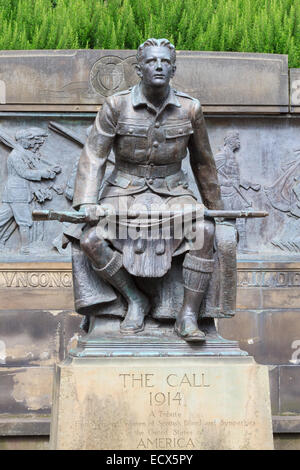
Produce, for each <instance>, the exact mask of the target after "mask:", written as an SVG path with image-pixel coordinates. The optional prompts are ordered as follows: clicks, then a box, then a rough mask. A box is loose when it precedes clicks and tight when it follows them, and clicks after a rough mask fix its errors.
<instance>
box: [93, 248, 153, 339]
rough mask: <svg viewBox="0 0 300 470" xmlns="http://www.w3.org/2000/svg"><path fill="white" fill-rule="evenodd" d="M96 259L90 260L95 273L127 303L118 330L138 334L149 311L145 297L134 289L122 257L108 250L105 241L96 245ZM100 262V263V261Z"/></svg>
mask: <svg viewBox="0 0 300 470" xmlns="http://www.w3.org/2000/svg"><path fill="white" fill-rule="evenodd" d="M97 251H98V256H97V259H95V257H93V259H91V261H92V263H93V268H94V270H95V272H96V273H97V274H98V275H99V276H100V277H102V278H103V279H104V280H106V281H107V282H108V283H109V284H111V285H112V286H113V287H115V288H116V289H117V290H118V291H119V292H120V293H121V294H122V296H123V297H124V298H125V300H126V301H127V305H128V308H127V313H126V316H125V319H124V320H123V322H122V324H121V327H120V330H121V331H122V333H127V334H132V333H138V332H139V331H142V330H143V329H144V318H145V316H146V315H147V313H148V312H149V310H150V302H149V300H148V299H147V297H146V296H145V295H144V294H143V293H142V292H141V291H140V290H139V289H138V288H137V287H136V285H135V283H134V280H133V279H132V276H131V275H130V274H129V273H128V272H127V271H126V269H125V268H124V267H123V264H122V255H121V254H120V253H119V252H117V251H114V250H112V249H111V248H110V246H109V245H108V243H107V242H106V241H105V240H102V241H101V242H99V243H98V250H97ZM101 260H102V261H101Z"/></svg>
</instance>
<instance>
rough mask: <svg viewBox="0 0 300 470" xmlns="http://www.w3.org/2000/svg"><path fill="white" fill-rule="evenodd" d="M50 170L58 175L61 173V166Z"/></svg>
mask: <svg viewBox="0 0 300 470" xmlns="http://www.w3.org/2000/svg"><path fill="white" fill-rule="evenodd" d="M51 170H52V171H54V173H55V174H57V175H58V174H59V173H61V166H59V165H55V166H53V167H52V168H51Z"/></svg>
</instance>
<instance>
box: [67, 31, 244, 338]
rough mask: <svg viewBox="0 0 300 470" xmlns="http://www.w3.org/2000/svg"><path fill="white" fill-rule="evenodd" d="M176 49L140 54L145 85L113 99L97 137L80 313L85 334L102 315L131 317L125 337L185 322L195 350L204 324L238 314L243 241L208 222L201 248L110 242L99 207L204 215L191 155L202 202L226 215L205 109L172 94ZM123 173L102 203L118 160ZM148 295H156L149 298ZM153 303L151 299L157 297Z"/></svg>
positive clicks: (82, 189)
mask: <svg viewBox="0 0 300 470" xmlns="http://www.w3.org/2000/svg"><path fill="white" fill-rule="evenodd" d="M175 59H176V55H175V48H174V46H173V45H171V44H170V42H169V41H167V40H165V39H162V40H155V39H150V40H148V41H146V42H145V43H144V44H142V45H141V46H140V47H139V49H138V54H137V61H138V64H137V73H138V76H139V77H140V83H138V84H137V85H135V86H134V87H133V88H132V89H130V90H126V91H124V92H120V93H117V94H115V95H113V96H111V97H109V98H107V100H106V102H105V103H104V105H103V107H102V109H101V111H100V112H99V113H98V115H97V117H96V120H95V123H94V126H93V128H92V130H91V132H90V134H89V136H88V138H87V142H86V144H85V147H84V150H83V152H82V154H81V158H80V161H79V164H78V169H77V176H76V182H75V190H74V196H73V207H74V208H75V209H78V210H79V211H83V212H85V214H86V216H87V217H88V221H89V223H88V224H84V226H80V227H79V226H76V227H70V228H69V229H68V230H66V235H67V236H68V238H69V239H71V240H72V245H73V278H74V295H75V306H76V311H77V312H79V313H82V314H84V315H86V322H85V329H86V330H88V328H89V325H90V319H91V318H93V317H97V316H103V315H105V314H106V315H107V316H119V317H122V318H124V319H123V321H122V323H121V327H120V329H121V332H122V333H124V334H136V333H138V332H141V331H142V330H143V329H144V324H145V317H146V316H147V315H150V316H151V317H152V318H154V319H159V320H170V319H173V320H174V319H175V320H176V321H175V331H176V333H177V334H178V335H179V336H180V337H181V338H183V339H185V340H186V341H203V340H204V339H205V332H204V331H202V330H201V329H200V328H199V326H198V320H199V311H200V309H201V312H202V315H201V317H206V318H207V317H209V318H212V317H230V316H232V315H233V314H234V308H235V290H236V287H235V286H236V259H235V250H236V232H235V228H234V226H233V225H232V224H230V223H226V222H225V223H223V222H219V223H218V224H217V229H216V224H215V222H214V220H213V219H208V218H205V220H204V222H203V221H201V222H198V221H197V220H196V221H194V222H193V230H194V233H197V232H199V233H200V232H201V233H202V234H203V238H204V239H203V244H202V245H201V247H198V248H197V249H195V246H194V245H193V243H191V240H190V239H189V238H188V237H187V236H186V235H187V234H184V235H183V236H182V238H181V239H180V240H178V239H174V238H172V237H171V238H170V239H164V240H162V239H159V240H151V239H150V240H149V239H142V238H139V239H137V240H132V239H130V238H126V239H125V240H120V239H118V238H114V239H106V238H105V236H104V235H103V234H102V233H101V230H100V229H99V224H98V225H97V221H98V216H97V214H96V213H97V208H98V207H99V206H97V204H98V203H100V205H101V207H103V208H105V207H108V206H110V207H115V208H116V210H118V209H119V208H120V207H119V206H120V204H121V207H122V208H126V209H129V210H130V209H131V208H132V207H134V205H135V204H136V203H141V204H143V205H145V206H146V207H148V206H147V205H149V204H151V203H152V204H153V203H156V204H158V205H160V207H164V208H165V209H167V210H169V211H170V210H171V209H172V207H177V208H178V207H179V208H180V209H184V206H185V205H186V204H190V205H191V206H194V207H196V205H197V198H196V196H195V194H194V193H193V191H192V190H191V189H190V187H189V181H188V179H187V176H186V174H185V173H183V171H182V169H181V163H182V160H183V159H184V158H185V157H186V154H187V150H189V157H190V164H191V168H192V172H193V175H194V178H195V181H196V183H197V186H198V189H199V192H200V195H201V198H202V202H203V203H204V204H205V206H206V207H207V208H208V209H222V208H223V202H222V200H221V191H220V186H219V183H218V178H217V169H216V165H215V162H214V158H213V155H212V152H211V148H210V144H209V140H208V135H207V131H206V127H205V122H204V118H203V113H202V109H201V105H200V103H199V101H198V100H196V99H193V98H192V97H190V96H189V95H186V94H185V93H182V92H180V91H177V90H174V89H173V88H171V87H170V85H169V82H170V79H171V78H172V77H173V76H174V74H175V70H176V65H175ZM112 149H113V150H114V154H115V168H114V171H113V172H112V174H111V175H110V177H109V178H108V179H106V180H105V184H104V186H103V188H102V191H101V193H100V196H99V190H100V187H101V185H102V183H103V181H104V174H105V169H106V164H107V159H108V156H109V154H110V152H111V150H112ZM147 294H148V295H147ZM149 294H150V295H149Z"/></svg>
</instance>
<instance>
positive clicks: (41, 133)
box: [16, 127, 48, 141]
mask: <svg viewBox="0 0 300 470" xmlns="http://www.w3.org/2000/svg"><path fill="white" fill-rule="evenodd" d="M47 136H48V132H47V131H45V130H44V129H41V128H40V127H29V128H28V129H21V130H19V131H17V132H16V141H19V140H23V139H33V138H34V137H47Z"/></svg>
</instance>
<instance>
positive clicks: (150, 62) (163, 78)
mask: <svg viewBox="0 0 300 470" xmlns="http://www.w3.org/2000/svg"><path fill="white" fill-rule="evenodd" d="M137 69H138V74H139V76H140V77H141V79H142V82H143V83H144V84H145V85H148V86H153V87H164V86H167V85H169V82H170V79H171V78H172V77H173V75H174V73H175V70H176V67H175V65H174V64H172V62H171V51H170V49H168V48H167V47H154V46H149V47H146V48H145V49H144V52H143V60H142V61H141V63H140V64H139V65H138V67H137Z"/></svg>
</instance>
